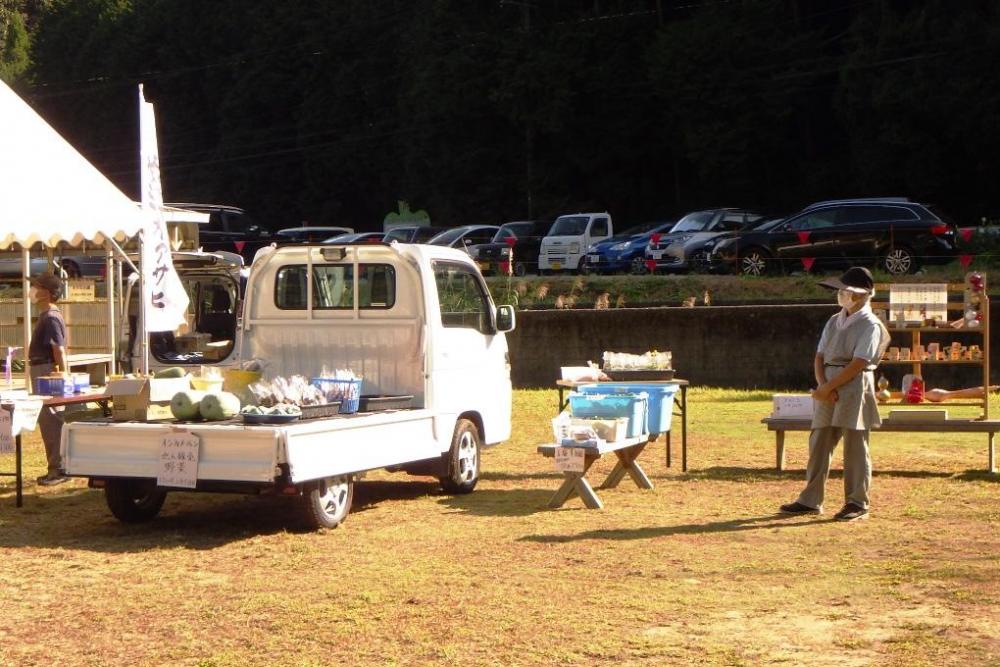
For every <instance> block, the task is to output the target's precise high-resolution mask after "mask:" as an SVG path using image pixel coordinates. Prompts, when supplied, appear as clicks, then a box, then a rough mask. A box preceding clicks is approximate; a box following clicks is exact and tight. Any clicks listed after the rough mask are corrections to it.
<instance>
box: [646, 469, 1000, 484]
mask: <svg viewBox="0 0 1000 667" xmlns="http://www.w3.org/2000/svg"><path fill="white" fill-rule="evenodd" d="M805 474H806V471H805V469H803V468H796V469H790V468H786V469H785V470H780V471H779V470H775V469H774V468H736V467H725V466H719V467H715V468H705V469H704V470H694V471H688V472H687V473H684V474H682V475H680V476H679V477H668V478H666V479H674V480H677V481H686V480H692V479H712V480H719V481H723V482H762V481H777V480H787V479H805ZM843 476H844V473H843V470H840V469H834V470H831V471H830V478H831V479H838V478H841V477H843ZM872 476H873V477H904V478H906V477H908V478H914V479H926V478H942V479H943V478H948V477H954V478H956V479H965V478H966V477H967V476H968V478H969V479H983V480H986V481H990V480H989V477H990V475H989V473H987V472H985V471H974V470H968V471H966V472H965V473H963V474H961V475H956V474H955V473H951V472H941V471H932V470H880V469H878V468H875V469H874V470H872ZM980 476H981V477H980ZM993 477H994V478H996V477H997V476H996V475H993ZM994 481H995V480H994Z"/></svg>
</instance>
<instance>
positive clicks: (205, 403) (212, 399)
mask: <svg viewBox="0 0 1000 667" xmlns="http://www.w3.org/2000/svg"><path fill="white" fill-rule="evenodd" d="M200 410H201V416H202V417H204V418H205V419H207V420H209V421H221V420H223V419H229V418H230V417H233V416H235V415H237V414H239V411H240V399H238V398H237V397H236V396H235V395H234V394H230V393H229V392H226V391H222V392H219V393H217V394H205V396H204V397H203V398H202V399H201V406H200Z"/></svg>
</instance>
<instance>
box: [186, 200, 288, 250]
mask: <svg viewBox="0 0 1000 667" xmlns="http://www.w3.org/2000/svg"><path fill="white" fill-rule="evenodd" d="M166 206H171V207H175V208H182V209H187V210H189V211H198V212H199V213H208V223H206V224H203V225H200V226H199V228H198V235H199V238H200V243H201V248H202V250H203V251H205V252H216V251H220V250H221V251H225V252H237V253H239V254H240V255H242V256H243V259H244V260H245V261H246V262H247V263H250V262H251V261H252V260H253V256H254V254H255V253H256V252H257V251H258V250H259V249H260V248H262V247H264V246H266V245H268V244H270V243H271V242H272V241H274V240H275V239H274V235H273V234H272V233H271V232H270V231H268V230H267V229H265V228H264V227H261V226H260V225H259V224H257V222H255V221H254V220H253V218H251V217H250V216H249V215H247V213H246V211H244V210H243V209H241V208H238V207H236V206H224V205H220V204H188V203H174V204H166Z"/></svg>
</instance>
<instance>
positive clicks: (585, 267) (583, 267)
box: [576, 257, 594, 276]
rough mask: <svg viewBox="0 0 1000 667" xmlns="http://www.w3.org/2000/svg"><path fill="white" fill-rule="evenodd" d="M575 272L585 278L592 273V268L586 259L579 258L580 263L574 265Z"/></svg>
mask: <svg viewBox="0 0 1000 667" xmlns="http://www.w3.org/2000/svg"><path fill="white" fill-rule="evenodd" d="M576 272H577V273H579V274H580V275H581V276H586V275H589V274H591V273H593V272H594V267H592V266H591V265H590V262H588V261H587V258H586V257H581V258H580V263H579V264H577V265H576Z"/></svg>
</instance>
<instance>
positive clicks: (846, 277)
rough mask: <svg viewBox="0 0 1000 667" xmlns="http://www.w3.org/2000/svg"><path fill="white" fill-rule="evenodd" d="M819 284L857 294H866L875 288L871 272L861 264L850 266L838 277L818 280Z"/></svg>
mask: <svg viewBox="0 0 1000 667" xmlns="http://www.w3.org/2000/svg"><path fill="white" fill-rule="evenodd" d="M819 284H820V285H822V286H823V287H828V288H830V289H836V290H841V289H845V290H848V291H850V292H855V293H857V294H867V293H868V292H871V291H872V290H873V289H875V279H874V278H872V272H871V271H869V270H868V269H866V268H865V267H863V266H852V267H851V268H849V269H847V270H846V271H844V273H843V274H841V276H840V277H839V278H827V279H826V280H821V281H819Z"/></svg>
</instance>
